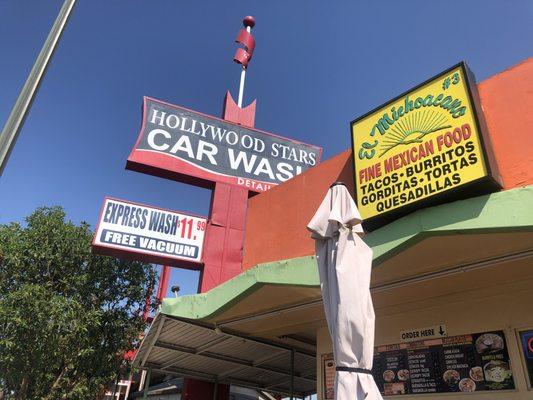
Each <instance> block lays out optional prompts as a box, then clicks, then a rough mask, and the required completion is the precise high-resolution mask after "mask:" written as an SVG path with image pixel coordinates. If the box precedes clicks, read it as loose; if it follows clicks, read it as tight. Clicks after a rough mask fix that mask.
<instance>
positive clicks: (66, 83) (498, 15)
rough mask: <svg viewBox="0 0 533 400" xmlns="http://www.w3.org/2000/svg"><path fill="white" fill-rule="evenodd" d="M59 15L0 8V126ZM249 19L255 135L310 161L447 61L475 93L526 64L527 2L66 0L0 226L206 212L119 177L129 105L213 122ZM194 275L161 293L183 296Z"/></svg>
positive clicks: (155, 181) (4, 187) (160, 183)
mask: <svg viewBox="0 0 533 400" xmlns="http://www.w3.org/2000/svg"><path fill="white" fill-rule="evenodd" d="M60 6H61V1H58V0H48V1H38V0H32V1H30V0H24V1H21V0H0V54H1V57H0V121H1V124H2V125H3V124H4V123H5V120H6V118H7V116H8V115H9V112H10V110H11V108H12V106H13V104H14V102H15V100H16V97H17V95H18V93H19V90H20V88H21V87H22V85H23V83H24V81H25V79H26V77H27V75H28V72H29V70H30V69H31V66H32V63H33V61H34V60H35V57H36V56H37V54H38V52H39V50H40V48H41V46H42V44H43V42H44V39H45V38H46V35H47V33H48V31H49V29H50V27H51V25H52V23H53V21H54V19H55V17H56V15H57V12H58V10H59V8H60ZM248 14H252V15H254V16H255V17H256V20H257V26H256V28H255V29H254V31H253V34H254V37H255V39H256V42H257V46H256V50H255V52H254V58H253V60H252V62H251V65H250V68H249V74H248V77H247V82H246V90H245V104H246V103H248V102H250V101H251V100H253V99H254V98H257V99H258V106H257V107H258V108H257V116H256V127H257V128H259V129H262V130H266V131H270V132H274V133H277V134H280V135H283V136H288V137H292V138H295V139H298V140H301V141H304V142H308V143H313V144H316V145H319V146H322V147H324V159H327V158H329V157H331V156H332V155H334V154H337V153H339V152H340V151H342V150H344V149H346V148H348V147H349V146H350V135H349V128H348V126H349V121H350V120H352V119H354V118H355V117H357V116H359V115H361V114H363V113H365V112H366V111H368V110H370V109H372V108H374V107H375V106H377V105H379V104H381V103H383V102H385V101H386V100H388V99H390V98H392V97H394V96H396V95H398V94H399V93H401V92H403V91H405V90H407V89H409V88H410V87H412V86H414V85H416V84H418V83H419V82H421V81H423V80H425V79H427V78H429V77H431V76H433V75H435V74H436V73H438V72H440V71H442V70H444V69H446V68H447V67H449V66H451V65H453V64H455V63H457V62H458V61H460V60H465V61H466V62H467V63H468V64H469V66H470V68H471V69H472V70H473V72H474V74H475V75H476V78H477V80H478V81H482V80H484V79H486V78H487V77H489V76H491V75H493V74H496V73H498V72H500V71H502V70H504V69H506V68H508V67H510V66H512V65H514V64H516V63H518V62H520V61H522V60H524V59H525V58H528V57H530V56H532V55H533V42H532V38H533V23H532V17H533V2H532V1H531V0H513V1H503V0H501V1H494V0H493V1H489V0H476V1H474V0H469V1H462V2H460V1H442V2H437V1H427V0H411V1H392V0H391V1H378V0H373V1H362V0H359V1H355V0H352V1H317V0H291V1H290V2H289V1H275V2H274V1H268V2H267V1H258V0H247V1H217V0H209V1H202V2H199V1H192V0H190V1H189V0H187V1H185V0H183V1H171V0H152V1H139V0H135V1H128V2H124V1H118V0H115V1H110V0H91V1H88V0H85V1H84V0H80V1H79V2H78V4H77V6H76V8H75V10H74V13H73V15H72V18H71V20H70V22H69V25H68V26H67V28H66V30H65V32H64V35H63V38H62V40H61V42H60V45H59V47H58V49H57V51H56V54H55V56H54V58H53V61H52V63H51V65H50V67H49V69H48V72H47V74H46V77H45V79H44V81H43V83H42V85H41V88H40V91H39V93H38V95H37V98H36V100H35V102H34V104H33V107H32V109H31V113H30V115H29V117H28V119H27V121H26V124H25V126H24V128H23V130H22V132H21V135H20V137H19V140H18V142H17V144H16V147H15V149H14V151H13V153H12V155H11V158H10V160H9V163H8V165H7V167H6V169H5V171H4V174H3V176H1V177H0V223H6V222H10V221H21V220H23V218H24V217H25V216H26V215H28V214H30V213H31V212H32V211H33V210H34V209H35V208H36V207H38V206H43V205H61V206H63V207H64V208H65V209H66V211H67V213H68V216H69V218H70V219H72V220H73V221H75V222H79V221H81V220H84V221H87V222H89V223H90V224H92V225H93V226H94V224H95V222H96V219H97V217H98V212H99V209H100V206H101V203H102V200H103V198H104V196H106V195H109V196H115V197H119V198H124V199H128V200H132V201H137V202H141V203H146V204H152V205H156V206H161V207H167V208H171V209H177V210H182V211H185V212H193V213H197V214H203V215H207V212H208V208H209V201H210V192H209V191H207V190H204V189H199V188H195V187H192V186H188V185H185V184H181V183H177V182H172V181H167V180H164V179H160V178H156V177H153V176H149V175H143V174H140V173H136V172H131V171H126V170H125V169H124V166H125V162H126V158H127V156H128V154H129V152H130V150H131V148H132V146H133V144H134V142H135V139H136V138H137V135H138V132H139V128H140V122H141V102H142V96H143V95H148V96H151V97H155V98H158V99H161V100H165V101H168V102H171V103H174V104H177V105H181V106H184V107H188V108H191V109H194V110H197V111H201V112H204V113H207V114H212V115H217V116H218V115H220V113H221V107H222V99H223V96H224V93H225V91H226V89H230V90H231V91H232V93H233V94H234V97H236V91H237V86H238V78H239V68H238V66H237V65H235V64H234V63H233V62H232V57H233V53H234V51H235V48H236V45H235V44H234V42H233V40H234V38H235V36H236V34H237V31H238V30H239V28H240V27H241V20H242V18H243V17H244V16H245V15H248ZM197 279H198V273H197V272H192V271H185V270H175V271H174V273H173V276H172V283H178V284H180V285H181V286H182V293H183V294H186V293H193V292H195V291H196V287H197Z"/></svg>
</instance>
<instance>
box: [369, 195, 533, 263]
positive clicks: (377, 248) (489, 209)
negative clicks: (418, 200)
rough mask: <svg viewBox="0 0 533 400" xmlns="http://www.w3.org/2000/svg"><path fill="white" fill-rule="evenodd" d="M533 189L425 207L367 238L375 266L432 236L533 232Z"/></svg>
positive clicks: (372, 233)
mask: <svg viewBox="0 0 533 400" xmlns="http://www.w3.org/2000/svg"><path fill="white" fill-rule="evenodd" d="M532 204H533V186H527V187H523V188H518V189H512V190H506V191H502V192H497V193H493V194H490V195H486V196H479V197H474V198H471V199H467V200H461V201H456V202H453V203H448V204H443V205H441V206H437V207H431V208H426V209H423V210H420V211H417V212H414V213H412V214H409V215H407V216H405V217H403V218H401V219H399V220H397V221H394V222H392V223H390V224H388V225H386V226H384V227H382V228H380V229H377V230H375V231H373V232H371V233H370V234H368V235H367V236H366V237H365V242H366V243H367V244H368V245H369V246H370V247H372V250H373V251H374V267H376V266H378V265H379V264H381V263H383V262H384V261H386V260H388V259H389V258H391V257H394V256H395V255H397V254H398V253H400V252H402V251H404V250H405V249H406V248H408V247H411V246H413V245H414V244H416V243H418V242H420V241H422V240H424V239H426V238H427V237H430V236H443V235H450V234H456V233H490V232H504V231H529V230H533V207H531V205H532Z"/></svg>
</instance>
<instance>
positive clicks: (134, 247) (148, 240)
mask: <svg viewBox="0 0 533 400" xmlns="http://www.w3.org/2000/svg"><path fill="white" fill-rule="evenodd" d="M206 229H207V219H205V218H203V217H198V216H194V215H189V214H183V213H179V212H176V211H171V210H165V209H160V208H156V207H151V206H146V205H143V204H138V203H133V202H129V201H124V200H118V199H112V198H106V199H105V201H104V205H103V206H102V211H101V213H100V218H99V222H98V226H97V228H96V233H95V236H94V240H93V250H94V251H95V252H96V253H98V254H104V255H110V256H115V257H127V258H132V259H136V260H142V261H145V262H153V263H157V264H165V265H175V266H181V267H183V266H189V267H194V266H195V265H197V264H200V263H201V262H202V252H203V243H204V237H205V231H206Z"/></svg>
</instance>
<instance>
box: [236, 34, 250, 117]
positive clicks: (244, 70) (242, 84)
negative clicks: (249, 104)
mask: <svg viewBox="0 0 533 400" xmlns="http://www.w3.org/2000/svg"><path fill="white" fill-rule="evenodd" d="M246 31H247V32H248V33H250V32H251V31H252V28H251V27H250V26H247V27H246ZM245 79H246V67H245V66H244V65H243V66H242V71H241V81H240V83H239V98H238V100H237V105H238V106H239V108H242V98H243V96H244V80H245Z"/></svg>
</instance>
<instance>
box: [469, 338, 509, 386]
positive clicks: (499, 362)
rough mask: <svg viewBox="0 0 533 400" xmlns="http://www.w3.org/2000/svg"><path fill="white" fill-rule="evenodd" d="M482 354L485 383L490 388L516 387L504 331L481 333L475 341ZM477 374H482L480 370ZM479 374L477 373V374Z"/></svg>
mask: <svg viewBox="0 0 533 400" xmlns="http://www.w3.org/2000/svg"><path fill="white" fill-rule="evenodd" d="M475 347H476V352H477V353H478V354H479V355H480V356H481V360H482V363H483V369H482V370H483V376H484V379H485V385H486V387H487V389H489V390H504V389H514V382H513V378H512V375H513V374H512V371H511V366H510V363H509V361H508V360H509V355H508V354H507V349H506V348H505V340H504V337H503V332H489V333H483V334H481V335H480V336H479V337H478V338H477V339H476V342H475ZM477 374H479V375H480V373H479V372H477ZM476 376H477V375H476Z"/></svg>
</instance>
